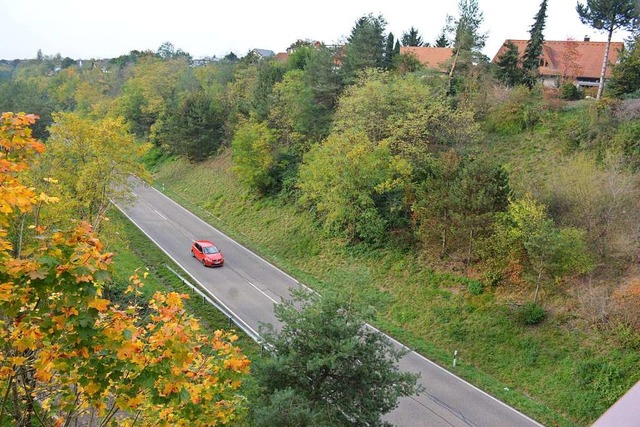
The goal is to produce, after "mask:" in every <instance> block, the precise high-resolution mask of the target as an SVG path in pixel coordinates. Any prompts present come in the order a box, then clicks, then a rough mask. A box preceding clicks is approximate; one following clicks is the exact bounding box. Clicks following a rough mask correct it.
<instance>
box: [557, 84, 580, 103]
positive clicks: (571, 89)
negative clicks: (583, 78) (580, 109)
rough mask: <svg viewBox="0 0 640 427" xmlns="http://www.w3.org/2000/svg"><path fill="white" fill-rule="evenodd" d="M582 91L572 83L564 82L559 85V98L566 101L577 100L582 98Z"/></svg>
mask: <svg viewBox="0 0 640 427" xmlns="http://www.w3.org/2000/svg"><path fill="white" fill-rule="evenodd" d="M582 95H583V94H582V91H581V90H580V89H578V88H577V87H576V86H575V85H573V84H572V83H565V84H563V85H562V86H560V98H562V99H564V100H567V101H577V100H578V99H582Z"/></svg>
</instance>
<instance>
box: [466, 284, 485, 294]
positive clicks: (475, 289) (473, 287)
mask: <svg viewBox="0 0 640 427" xmlns="http://www.w3.org/2000/svg"><path fill="white" fill-rule="evenodd" d="M467 289H469V293H470V294H471V295H480V294H481V293H483V292H484V284H483V283H482V282H481V281H479V280H469V281H468V282H467Z"/></svg>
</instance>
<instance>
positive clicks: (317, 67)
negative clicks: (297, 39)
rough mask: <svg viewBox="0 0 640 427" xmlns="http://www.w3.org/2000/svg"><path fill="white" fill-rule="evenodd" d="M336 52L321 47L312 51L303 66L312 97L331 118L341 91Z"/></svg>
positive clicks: (340, 75)
mask: <svg viewBox="0 0 640 427" xmlns="http://www.w3.org/2000/svg"><path fill="white" fill-rule="evenodd" d="M336 55H337V52H336V51H335V50H334V49H331V48H328V47H325V46H321V47H319V48H316V49H314V50H313V52H312V54H311V55H310V57H309V59H308V61H307V63H306V66H305V78H306V81H307V84H308V85H309V87H310V88H311V90H312V91H313V96H314V98H315V100H316V102H318V103H319V104H321V105H322V107H323V109H324V110H325V111H326V112H327V116H329V117H330V116H331V112H332V111H333V110H334V108H335V105H336V103H337V102H338V97H339V95H340V93H341V91H342V87H343V80H342V77H343V75H342V73H341V72H340V71H338V70H337V69H336V66H335V61H336Z"/></svg>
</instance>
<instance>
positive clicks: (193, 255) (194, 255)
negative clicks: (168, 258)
mask: <svg viewBox="0 0 640 427" xmlns="http://www.w3.org/2000/svg"><path fill="white" fill-rule="evenodd" d="M191 256H192V257H194V258H195V257H196V254H194V253H193V249H191Z"/></svg>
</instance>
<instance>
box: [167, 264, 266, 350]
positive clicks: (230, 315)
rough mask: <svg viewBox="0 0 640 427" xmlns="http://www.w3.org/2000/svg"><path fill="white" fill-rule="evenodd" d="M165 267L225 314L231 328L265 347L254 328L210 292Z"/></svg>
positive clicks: (203, 299)
mask: <svg viewBox="0 0 640 427" xmlns="http://www.w3.org/2000/svg"><path fill="white" fill-rule="evenodd" d="M164 266H165V267H167V269H169V271H171V272H172V273H173V274H174V275H175V276H176V277H177V278H179V279H180V280H181V281H182V283H184V284H185V285H187V286H189V287H190V288H191V290H192V291H193V292H196V293H197V294H198V295H200V296H201V297H202V301H206V302H208V303H209V304H211V305H212V306H214V307H215V308H216V309H217V310H218V311H219V312H221V313H222V314H224V315H225V316H226V317H227V318H228V319H229V326H231V323H234V324H235V325H236V326H237V327H239V328H240V329H242V330H243V331H244V333H246V334H247V335H249V336H250V337H251V339H253V340H254V341H255V342H257V343H258V344H260V346H261V347H262V346H264V342H263V340H262V338H261V337H260V335H258V333H256V331H254V330H253V328H251V326H249V325H247V324H246V323H245V322H244V321H243V320H242V319H240V318H239V317H237V316H236V315H235V314H234V313H232V312H231V311H230V310H228V309H227V308H226V307H225V306H223V305H222V304H219V303H218V302H217V301H216V300H215V297H214V296H213V295H211V294H210V293H209V291H207V290H206V289H202V290H201V289H199V288H198V287H197V286H195V285H193V284H192V283H191V282H190V281H189V280H187V279H185V278H184V277H183V276H182V275H180V273H178V272H177V271H175V270H174V269H173V268H171V267H170V266H169V265H167V264H165V265H164ZM203 291H204V292H206V293H207V294H208V295H205V293H204V292H203Z"/></svg>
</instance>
